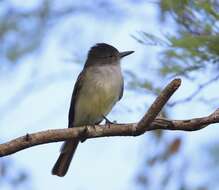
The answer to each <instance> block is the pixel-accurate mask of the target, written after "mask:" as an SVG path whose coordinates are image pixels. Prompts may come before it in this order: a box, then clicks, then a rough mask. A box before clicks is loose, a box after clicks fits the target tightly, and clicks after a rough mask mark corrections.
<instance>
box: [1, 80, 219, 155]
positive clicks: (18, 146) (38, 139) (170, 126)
mask: <svg viewBox="0 0 219 190" xmlns="http://www.w3.org/2000/svg"><path fill="white" fill-rule="evenodd" d="M180 84H181V80H180V79H175V80H173V81H172V82H171V83H170V84H169V85H168V86H167V87H166V88H165V89H164V90H163V91H162V92H161V94H160V95H159V96H158V97H157V98H156V100H155V101H154V103H153V104H152V106H151V107H150V108H149V110H148V112H147V113H146V114H145V115H144V117H143V118H142V119H141V120H140V121H139V122H138V123H130V124H111V125H110V126H109V125H95V126H82V127H75V128H67V129H53V130H47V131H41V132H37V133H32V134H27V135H25V136H22V137H18V138H16V139H14V140H11V141H9V142H6V143H3V144H0V157H3V156H6V155H10V154H13V153H15V152H18V151H20V150H23V149H26V148H29V147H32V146H35V145H40V144H46V143H52V142H59V141H64V140H68V139H72V138H77V139H80V140H84V139H89V138H97V137H110V136H138V135H141V134H143V133H145V132H147V131H151V130H156V129H165V130H183V131H195V130H199V129H202V128H204V127H206V126H207V125H209V124H213V123H219V109H217V110H216V111H215V112H214V113H212V114H211V115H209V116H207V117H202V118H194V119H189V120H167V119H164V118H156V117H157V115H158V114H159V112H160V111H161V109H162V107H163V106H164V105H165V104H166V102H167V101H168V99H169V98H170V97H171V95H172V94H173V93H174V92H175V91H176V90H177V89H178V87H179V86H180ZM155 118H156V119H155Z"/></svg>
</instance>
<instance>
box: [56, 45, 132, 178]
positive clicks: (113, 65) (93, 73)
mask: <svg viewBox="0 0 219 190" xmlns="http://www.w3.org/2000/svg"><path fill="white" fill-rule="evenodd" d="M132 53H134V51H124V52H119V51H118V50H117V49H116V48H115V47H113V46H112V45H109V44H106V43H97V44H96V45H94V46H93V47H91V48H90V50H89V52H88V55H87V60H86V61H85V64H84V67H83V69H82V71H81V73H80V74H79V76H78V78H77V80H76V83H75V86H74V90H73V93H72V97H71V103H70V109H69V114H68V127H69V128H71V127H80V126H84V125H97V124H99V123H101V122H102V121H103V120H104V119H106V122H108V119H107V118H106V116H107V114H108V113H109V112H110V111H111V110H112V108H113V106H114V105H115V104H116V102H118V101H119V100H120V99H121V98H122V96H123V89H124V79H123V75H122V71H121V65H120V61H121V59H122V58H124V57H126V56H127V55H130V54H132ZM78 144H79V140H78V139H72V140H67V141H65V142H64V144H63V146H62V147H61V153H60V155H59V157H58V159H57V161H56V163H55V165H54V167H53V169H52V174H53V175H57V176H59V177H63V176H65V174H66V173H67V171H68V168H69V166H70V163H71V160H72V158H73V155H74V153H75V151H76V148H77V146H78Z"/></svg>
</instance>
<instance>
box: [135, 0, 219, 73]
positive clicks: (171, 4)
mask: <svg viewBox="0 0 219 190" xmlns="http://www.w3.org/2000/svg"><path fill="white" fill-rule="evenodd" d="M160 10H161V17H162V21H166V20H167V15H169V16H171V19H173V20H174V21H175V27H176V28H175V30H174V32H175V34H171V35H170V34H165V35H164V36H163V37H164V38H165V40H162V42H164V41H165V42H166V43H165V45H166V48H164V49H163V50H162V52H161V56H160V62H161V66H160V73H161V74H162V75H164V76H166V75H178V74H180V75H184V76H186V75H187V76H188V75H189V74H190V72H191V71H198V70H200V69H203V68H206V67H207V65H211V66H212V67H215V73H217V72H218V59H219V27H218V24H217V23H218V21H219V14H218V10H219V2H218V1H208V0H203V1H189V0H183V1H182V0H160ZM163 37H162V38H163ZM136 38H138V39H139V42H140V43H142V44H147V45H148V44H150V45H151V44H153V45H163V43H160V41H161V40H160V39H161V38H160V37H158V36H154V35H151V34H147V33H145V32H142V33H141V34H140V35H139V36H137V37H136ZM149 42H150V43H149ZM215 73H213V74H215Z"/></svg>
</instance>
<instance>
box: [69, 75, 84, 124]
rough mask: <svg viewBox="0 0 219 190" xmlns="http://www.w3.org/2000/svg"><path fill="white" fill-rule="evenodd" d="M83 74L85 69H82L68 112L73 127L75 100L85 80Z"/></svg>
mask: <svg viewBox="0 0 219 190" xmlns="http://www.w3.org/2000/svg"><path fill="white" fill-rule="evenodd" d="M83 74H84V71H82V72H81V73H80V74H79V76H78V78H77V81H76V83H75V86H74V90H73V93H72V97H71V105H70V109H69V113H68V127H73V122H74V116H75V102H76V101H77V97H78V94H79V92H80V89H81V87H82V84H83V80H84V77H83Z"/></svg>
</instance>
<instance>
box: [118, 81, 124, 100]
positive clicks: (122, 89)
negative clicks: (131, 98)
mask: <svg viewBox="0 0 219 190" xmlns="http://www.w3.org/2000/svg"><path fill="white" fill-rule="evenodd" d="M123 91H124V81H122V86H121V91H120V94H119V100H120V99H121V98H122V96H123Z"/></svg>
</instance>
